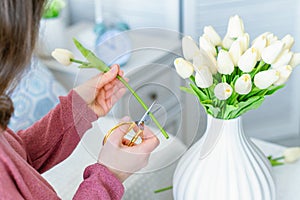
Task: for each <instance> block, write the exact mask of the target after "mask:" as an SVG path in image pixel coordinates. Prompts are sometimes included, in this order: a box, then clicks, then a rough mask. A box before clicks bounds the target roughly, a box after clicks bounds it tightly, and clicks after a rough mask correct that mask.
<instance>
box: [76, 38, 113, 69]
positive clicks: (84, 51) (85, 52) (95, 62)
mask: <svg viewBox="0 0 300 200" xmlns="http://www.w3.org/2000/svg"><path fill="white" fill-rule="evenodd" d="M73 41H74V44H75V46H76V48H77V49H78V50H79V51H80V52H81V54H82V55H83V56H84V57H85V58H86V59H87V60H88V61H89V62H90V63H91V65H93V66H95V67H96V69H98V70H100V71H101V72H107V71H109V69H110V68H109V67H108V66H107V65H106V64H105V63H104V62H103V61H102V60H101V59H99V58H98V57H97V56H96V55H95V54H94V53H93V52H92V51H90V50H88V49H86V48H85V47H84V46H83V45H82V44H81V43H80V42H79V41H78V40H76V39H75V38H73Z"/></svg>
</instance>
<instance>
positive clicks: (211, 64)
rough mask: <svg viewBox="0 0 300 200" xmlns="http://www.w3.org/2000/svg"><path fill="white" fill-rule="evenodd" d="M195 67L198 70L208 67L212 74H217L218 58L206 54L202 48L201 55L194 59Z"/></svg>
mask: <svg viewBox="0 0 300 200" xmlns="http://www.w3.org/2000/svg"><path fill="white" fill-rule="evenodd" d="M193 65H194V66H195V67H198V68H199V67H201V66H208V68H209V70H210V72H211V73H212V74H216V73H217V72H218V71H217V60H216V58H215V57H214V56H213V55H211V54H209V53H206V51H204V50H203V49H201V48H200V53H199V54H198V55H196V56H195V57H194V59H193Z"/></svg>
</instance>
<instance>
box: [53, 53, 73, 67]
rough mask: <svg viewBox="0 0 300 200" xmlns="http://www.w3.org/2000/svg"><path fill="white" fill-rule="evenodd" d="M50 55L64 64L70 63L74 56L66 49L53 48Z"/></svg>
mask: <svg viewBox="0 0 300 200" xmlns="http://www.w3.org/2000/svg"><path fill="white" fill-rule="evenodd" d="M51 56H52V57H53V58H54V59H55V60H57V61H58V62H59V63H61V64H62V65H65V66H68V65H70V64H71V63H72V62H71V61H70V59H71V58H74V55H73V53H72V52H71V51H69V50H67V49H55V50H54V51H52V53H51Z"/></svg>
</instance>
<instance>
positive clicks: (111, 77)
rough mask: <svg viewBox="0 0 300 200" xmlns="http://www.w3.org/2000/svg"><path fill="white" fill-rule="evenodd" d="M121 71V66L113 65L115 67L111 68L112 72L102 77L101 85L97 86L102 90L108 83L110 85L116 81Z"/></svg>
mask: <svg viewBox="0 0 300 200" xmlns="http://www.w3.org/2000/svg"><path fill="white" fill-rule="evenodd" d="M119 70H120V66H119V65H113V66H111V68H110V70H109V71H108V72H106V73H104V74H103V75H102V77H101V79H100V81H99V83H98V84H97V87H98V88H101V87H103V86H104V85H106V84H107V83H109V82H111V81H112V80H114V79H115V78H116V76H117V75H118V73H119Z"/></svg>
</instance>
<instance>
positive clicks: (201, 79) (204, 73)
mask: <svg viewBox="0 0 300 200" xmlns="http://www.w3.org/2000/svg"><path fill="white" fill-rule="evenodd" d="M195 82H196V85H197V86H198V87H200V88H208V87H210V86H211V85H212V84H213V76H212V74H211V72H210V71H209V69H208V67H206V66H204V67H202V68H200V69H198V70H196V75H195Z"/></svg>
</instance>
